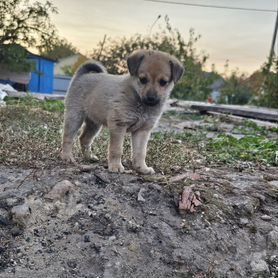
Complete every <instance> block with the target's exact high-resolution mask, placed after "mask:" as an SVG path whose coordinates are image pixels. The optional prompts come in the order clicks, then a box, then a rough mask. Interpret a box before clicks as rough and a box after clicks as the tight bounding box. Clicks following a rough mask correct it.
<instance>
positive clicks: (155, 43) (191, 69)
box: [92, 16, 219, 100]
mask: <svg viewBox="0 0 278 278" xmlns="http://www.w3.org/2000/svg"><path fill="white" fill-rule="evenodd" d="M199 39H200V35H196V34H195V32H194V30H193V29H191V30H190V32H189V36H188V38H183V37H182V35H181V33H180V32H179V30H177V29H174V28H172V26H171V24H170V21H169V18H168V16H165V28H164V29H160V30H159V31H158V32H156V33H154V34H152V35H145V36H144V35H140V34H136V35H134V36H131V37H130V38H125V37H123V38H121V39H116V40H112V39H111V38H108V39H106V41H102V42H100V43H99V45H98V47H97V48H95V49H94V50H93V53H92V58H93V59H96V60H100V61H101V62H102V63H103V64H104V66H105V67H106V68H107V69H108V72H110V73H113V74H116V73H117V74H121V73H125V72H127V66H126V58H127V56H128V55H129V54H130V53H132V52H133V51H134V50H137V49H140V48H144V49H153V50H160V51H165V52H168V53H170V54H172V55H174V56H176V57H177V58H178V59H179V60H180V61H181V62H182V63H183V65H184V68H185V74H184V76H183V78H182V80H181V81H180V82H179V83H178V84H177V86H176V87H175V89H174V91H173V94H172V95H173V96H174V97H177V98H183V99H191V100H193V99H194V100H206V99H207V96H208V95H209V94H210V92H211V89H210V88H209V85H210V84H211V83H212V82H213V80H215V79H217V78H218V77H219V75H218V74H217V73H216V72H215V71H213V72H212V73H210V74H205V73H204V72H203V68H204V65H205V63H206V61H207V59H208V55H207V54H204V53H197V50H196V48H195V44H196V43H197V42H198V40H199Z"/></svg>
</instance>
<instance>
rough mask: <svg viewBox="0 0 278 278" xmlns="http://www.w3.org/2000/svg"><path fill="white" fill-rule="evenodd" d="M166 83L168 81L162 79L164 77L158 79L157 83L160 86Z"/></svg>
mask: <svg viewBox="0 0 278 278" xmlns="http://www.w3.org/2000/svg"><path fill="white" fill-rule="evenodd" d="M167 83H168V82H167V81H166V80H164V79H160V80H159V85H160V86H161V87H164V86H166V84H167Z"/></svg>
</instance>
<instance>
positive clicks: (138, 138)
mask: <svg viewBox="0 0 278 278" xmlns="http://www.w3.org/2000/svg"><path fill="white" fill-rule="evenodd" d="M150 134H151V130H137V131H135V132H133V133H132V137H131V139H132V152H133V154H132V164H133V167H134V169H135V170H136V171H137V172H139V173H142V174H144V175H151V174H154V173H155V172H154V169H153V168H152V167H148V166H147V165H146V162H145V159H146V154H147V144H148V140H149V138H150Z"/></svg>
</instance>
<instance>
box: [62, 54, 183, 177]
mask: <svg viewBox="0 0 278 278" xmlns="http://www.w3.org/2000/svg"><path fill="white" fill-rule="evenodd" d="M127 62H128V68H129V72H130V74H126V75H111V74H107V73H106V70H105V69H104V68H103V66H101V65H100V64H98V63H97V62H95V61H90V62H89V63H86V64H84V65H82V66H81V67H80V68H79V70H78V71H77V73H76V74H75V76H74V77H73V80H72V82H71V84H70V87H69V90H68V93H67V97H66V101H65V120H64V134H63V142H62V153H61V158H62V159H63V160H65V161H69V162H75V160H74V158H73V156H72V144H73V139H74V137H75V135H76V133H77V131H78V129H79V128H80V127H81V125H82V124H83V130H82V133H81V136H80V138H79V139H80V145H81V151H82V153H83V155H84V158H85V159H96V157H95V156H94V155H93V154H92V153H91V144H92V142H93V139H94V138H95V136H96V135H97V133H98V132H99V131H100V129H101V127H102V125H105V126H107V127H108V129H109V133H110V143H109V150H108V168H109V170H110V171H112V172H123V171H124V167H123V165H122V163H121V156H122V150H123V141H124V136H125V134H126V133H127V132H130V133H131V139H132V163H133V167H134V169H135V170H136V171H138V172H140V173H142V174H153V173H154V170H153V168H151V167H148V166H147V165H146V163H145V158H146V153H147V143H148V140H149V137H150V133H151V130H152V128H153V127H154V125H155V124H156V123H157V121H158V120H159V118H160V116H161V114H162V111H163V106H164V104H165V102H166V100H167V98H168V97H169V95H170V92H171V90H172V89H173V87H174V83H175V82H177V81H178V80H179V78H180V77H181V75H182V73H183V67H182V66H181V64H180V63H179V62H178V60H177V59H176V58H174V57H172V56H170V55H168V54H166V53H163V52H159V51H147V50H139V51H136V52H135V53H133V54H132V55H130V56H129V57H128V60H127ZM90 70H93V71H95V73H92V72H90ZM96 72H97V73H96ZM142 78H143V79H142ZM144 78H145V79H146V80H147V82H146V83H145V81H146V80H144ZM140 79H141V81H140ZM165 82H167V83H166V84H164V83H165ZM143 83H144V84H143Z"/></svg>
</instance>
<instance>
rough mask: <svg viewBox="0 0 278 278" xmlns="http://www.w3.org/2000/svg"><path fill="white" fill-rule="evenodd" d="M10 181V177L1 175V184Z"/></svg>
mask: <svg viewBox="0 0 278 278" xmlns="http://www.w3.org/2000/svg"><path fill="white" fill-rule="evenodd" d="M7 181H8V179H7V178H6V177H4V176H0V184H4V183H6V182H7Z"/></svg>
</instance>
